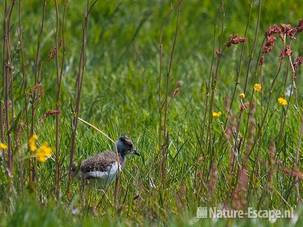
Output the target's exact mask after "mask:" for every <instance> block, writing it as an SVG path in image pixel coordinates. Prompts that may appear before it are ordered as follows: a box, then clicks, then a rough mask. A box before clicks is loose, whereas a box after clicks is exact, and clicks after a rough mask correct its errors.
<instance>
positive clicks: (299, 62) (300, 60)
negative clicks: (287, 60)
mask: <svg viewBox="0 0 303 227" xmlns="http://www.w3.org/2000/svg"><path fill="white" fill-rule="evenodd" d="M302 64H303V56H298V57H297V59H296V60H295V62H294V63H293V66H294V69H295V70H296V69H298V67H299V66H300V65H302Z"/></svg>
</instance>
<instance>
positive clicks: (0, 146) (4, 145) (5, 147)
mask: <svg viewBox="0 0 303 227" xmlns="http://www.w3.org/2000/svg"><path fill="white" fill-rule="evenodd" d="M0 150H3V151H4V150H7V145H6V144H5V143H0Z"/></svg>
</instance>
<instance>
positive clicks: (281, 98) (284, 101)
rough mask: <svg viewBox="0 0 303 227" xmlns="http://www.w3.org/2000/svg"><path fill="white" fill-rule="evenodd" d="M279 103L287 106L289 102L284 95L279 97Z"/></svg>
mask: <svg viewBox="0 0 303 227" xmlns="http://www.w3.org/2000/svg"><path fill="white" fill-rule="evenodd" d="M278 103H279V104H280V105H281V106H287V104H288V102H287V100H286V99H285V98H283V97H280V98H278Z"/></svg>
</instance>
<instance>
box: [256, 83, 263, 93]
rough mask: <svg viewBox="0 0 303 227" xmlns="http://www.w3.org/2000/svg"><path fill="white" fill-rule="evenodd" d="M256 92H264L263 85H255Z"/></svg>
mask: <svg viewBox="0 0 303 227" xmlns="http://www.w3.org/2000/svg"><path fill="white" fill-rule="evenodd" d="M254 90H255V92H260V91H261V90H262V85H261V84H258V83H257V84H255V85H254Z"/></svg>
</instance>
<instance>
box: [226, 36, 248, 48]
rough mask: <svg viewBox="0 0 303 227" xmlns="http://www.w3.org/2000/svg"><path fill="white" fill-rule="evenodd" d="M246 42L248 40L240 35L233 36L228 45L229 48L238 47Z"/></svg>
mask: <svg viewBox="0 0 303 227" xmlns="http://www.w3.org/2000/svg"><path fill="white" fill-rule="evenodd" d="M245 42H246V38H245V37H242V36H239V35H233V36H231V37H230V38H229V40H228V42H227V43H226V46H227V47H230V46H231V45H237V44H240V43H245Z"/></svg>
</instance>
